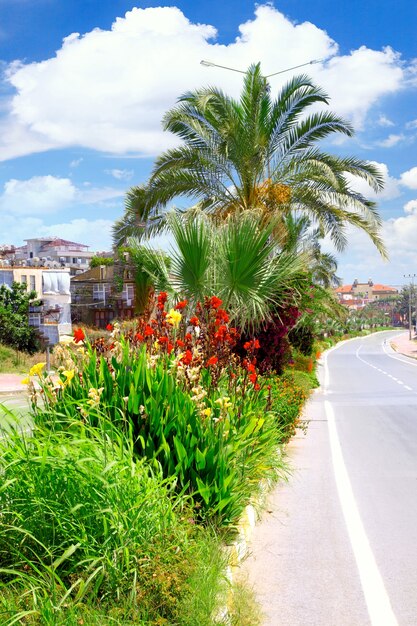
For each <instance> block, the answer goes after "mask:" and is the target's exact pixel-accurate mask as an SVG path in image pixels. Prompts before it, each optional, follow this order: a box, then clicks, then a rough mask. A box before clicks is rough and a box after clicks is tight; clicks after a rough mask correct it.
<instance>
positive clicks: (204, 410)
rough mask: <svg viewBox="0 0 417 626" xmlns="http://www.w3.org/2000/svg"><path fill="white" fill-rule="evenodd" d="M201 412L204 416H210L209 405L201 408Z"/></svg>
mask: <svg viewBox="0 0 417 626" xmlns="http://www.w3.org/2000/svg"><path fill="white" fill-rule="evenodd" d="M201 413H202V414H203V415H205V416H206V417H210V415H211V408H210V407H207V408H206V409H203V410H202V411H201Z"/></svg>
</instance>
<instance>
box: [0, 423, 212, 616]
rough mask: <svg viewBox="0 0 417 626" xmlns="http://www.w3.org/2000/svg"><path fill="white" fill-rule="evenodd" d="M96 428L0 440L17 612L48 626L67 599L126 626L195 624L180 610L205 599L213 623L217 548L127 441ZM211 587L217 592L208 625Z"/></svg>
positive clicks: (0, 502)
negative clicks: (206, 580) (206, 581)
mask: <svg viewBox="0 0 417 626" xmlns="http://www.w3.org/2000/svg"><path fill="white" fill-rule="evenodd" d="M99 426H100V428H99V429H95V428H91V427H86V426H85V425H84V424H82V423H81V422H80V423H78V424H73V426H72V429H70V430H68V431H63V430H60V431H59V430H58V431H55V432H51V431H45V430H43V429H39V428H36V429H35V432H34V434H33V435H31V436H29V435H22V434H21V433H17V432H16V433H15V434H13V433H11V434H9V436H8V437H7V438H5V439H3V440H1V441H0V458H1V462H0V471H1V474H2V485H1V489H0V508H1V511H2V514H1V517H0V563H1V567H0V580H1V583H2V585H3V591H4V590H5V589H8V593H9V594H11V595H12V597H16V594H17V593H18V592H19V590H20V592H22V598H21V600H20V601H19V603H18V606H17V607H15V610H16V611H17V612H18V610H20V611H21V612H24V611H25V610H26V611H29V612H32V617H33V619H34V620H35V618H36V619H37V618H43V619H45V621H43V620H42V619H41V622H42V623H48V624H49V623H57V622H56V618H57V616H58V617H59V615H61V614H63V613H64V614H65V610H66V607H67V606H68V602H69V600H71V603H72V606H73V607H76V606H77V605H78V606H80V607H81V608H80V611H79V612H80V613H81V615H82V613H83V611H82V606H83V605H86V604H87V605H89V606H98V607H101V610H102V611H103V612H105V610H106V607H107V609H109V610H110V607H112V611H113V612H114V614H116V615H117V612H119V614H120V613H121V614H122V615H123V616H124V617H128V618H129V622H128V623H130V619H132V620H133V621H134V623H138V620H142V619H143V620H146V623H155V624H156V623H158V624H165V623H166V624H168V623H169V624H173V623H182V624H188V623H190V622H188V621H187V620H188V617H187V613H184V611H187V612H188V611H189V610H190V606H191V607H192V606H197V604H198V601H197V600H200V603H199V608H198V611H199V614H200V617H201V623H202V624H205V623H206V624H209V623H210V613H211V611H212V610H213V608H214V606H215V603H216V592H217V591H218V585H219V569H220V567H221V563H222V560H221V558H220V555H219V547H218V544H217V542H216V541H215V540H214V539H212V538H210V536H209V535H208V533H207V532H206V531H204V530H203V529H201V528H198V527H197V526H196V525H195V524H193V520H192V519H191V512H190V510H189V509H187V507H186V505H185V502H184V498H178V497H177V496H176V497H175V499H174V497H173V483H172V482H167V481H165V480H163V478H162V476H161V474H160V472H159V471H158V470H153V471H152V470H151V469H150V467H149V466H148V465H146V464H145V463H144V462H143V461H138V460H137V459H136V458H135V455H134V453H133V449H132V446H131V442H130V441H129V439H128V438H126V437H123V436H122V435H120V434H117V433H115V431H114V428H113V427H112V426H111V425H110V424H108V423H105V422H100V424H99ZM214 562H217V563H218V565H217V566H214ZM208 563H210V567H209V566H208ZM213 572H214V573H215V575H213ZM204 577H207V578H209V579H210V583H211V585H212V593H211V595H210V594H207V593H206V597H205V598H204V600H205V609H204V610H205V616H204V610H203V608H202V607H203V603H201V596H199V593H198V588H199V587H200V586H201V585H203V586H204V579H203V578H204ZM206 592H207V588H206ZM195 596H197V599H193V598H194V597H195ZM8 604H9V606H10V602H9V603H8ZM87 612H88V611H87ZM47 615H49V616H50V617H49V618H48V619H50V620H51V621H48V619H46V616H47ZM51 616H52V617H51ZM54 616H55V618H54ZM52 618H54V619H52ZM2 623H3V624H5V623H6V622H5V621H2ZM34 623H37V621H34ZM62 623H63V624H64V623H67V622H65V620H63V621H62ZM98 623H100V622H98ZM103 623H104V622H103ZM116 623H119V622H116ZM123 623H125V622H124V621H123ZM126 623H127V621H126Z"/></svg>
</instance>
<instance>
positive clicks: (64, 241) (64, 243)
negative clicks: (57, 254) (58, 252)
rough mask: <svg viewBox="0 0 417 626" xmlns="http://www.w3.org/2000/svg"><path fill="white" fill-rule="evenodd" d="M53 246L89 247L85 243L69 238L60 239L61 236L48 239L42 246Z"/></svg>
mask: <svg viewBox="0 0 417 626" xmlns="http://www.w3.org/2000/svg"><path fill="white" fill-rule="evenodd" d="M52 246H81V247H82V248H88V246H86V245H85V244H84V243H77V242H75V241H68V240H67V239H60V238H59V237H54V238H53V239H51V240H50V241H47V242H46V243H44V245H43V246H42V247H43V248H50V247H52Z"/></svg>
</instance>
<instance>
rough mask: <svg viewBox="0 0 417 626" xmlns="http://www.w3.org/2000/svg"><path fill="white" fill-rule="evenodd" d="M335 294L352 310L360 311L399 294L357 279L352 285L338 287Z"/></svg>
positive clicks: (396, 290)
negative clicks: (368, 305) (373, 303)
mask: <svg viewBox="0 0 417 626" xmlns="http://www.w3.org/2000/svg"><path fill="white" fill-rule="evenodd" d="M334 291H335V294H336V296H337V298H338V300H339V302H341V303H342V304H344V305H345V306H347V307H349V308H351V309H360V308H362V307H364V306H366V305H367V304H369V303H370V302H376V301H378V300H384V299H386V298H390V297H392V296H395V295H396V294H398V289H395V287H389V286H388V285H381V284H380V283H374V282H372V280H371V279H369V280H368V282H366V283H360V282H358V280H357V279H355V280H354V281H353V283H352V284H351V285H342V286H341V287H337V288H336V289H335V290H334Z"/></svg>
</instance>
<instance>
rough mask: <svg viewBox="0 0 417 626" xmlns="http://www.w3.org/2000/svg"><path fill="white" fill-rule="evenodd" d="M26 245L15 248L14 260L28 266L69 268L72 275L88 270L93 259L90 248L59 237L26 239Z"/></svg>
mask: <svg viewBox="0 0 417 626" xmlns="http://www.w3.org/2000/svg"><path fill="white" fill-rule="evenodd" d="M25 241H26V244H25V245H24V246H20V247H18V248H15V250H14V260H15V261H17V262H19V261H24V262H26V263H27V264H28V265H35V266H36V265H38V266H48V265H50V264H54V265H58V266H60V267H69V268H70V269H71V273H76V271H77V270H84V271H85V270H86V269H88V267H89V266H90V261H91V258H92V257H93V256H94V253H93V252H90V249H89V246H86V245H84V244H82V243H76V242H75V241H68V240H67V239H61V238H59V237H36V238H33V239H25Z"/></svg>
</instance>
